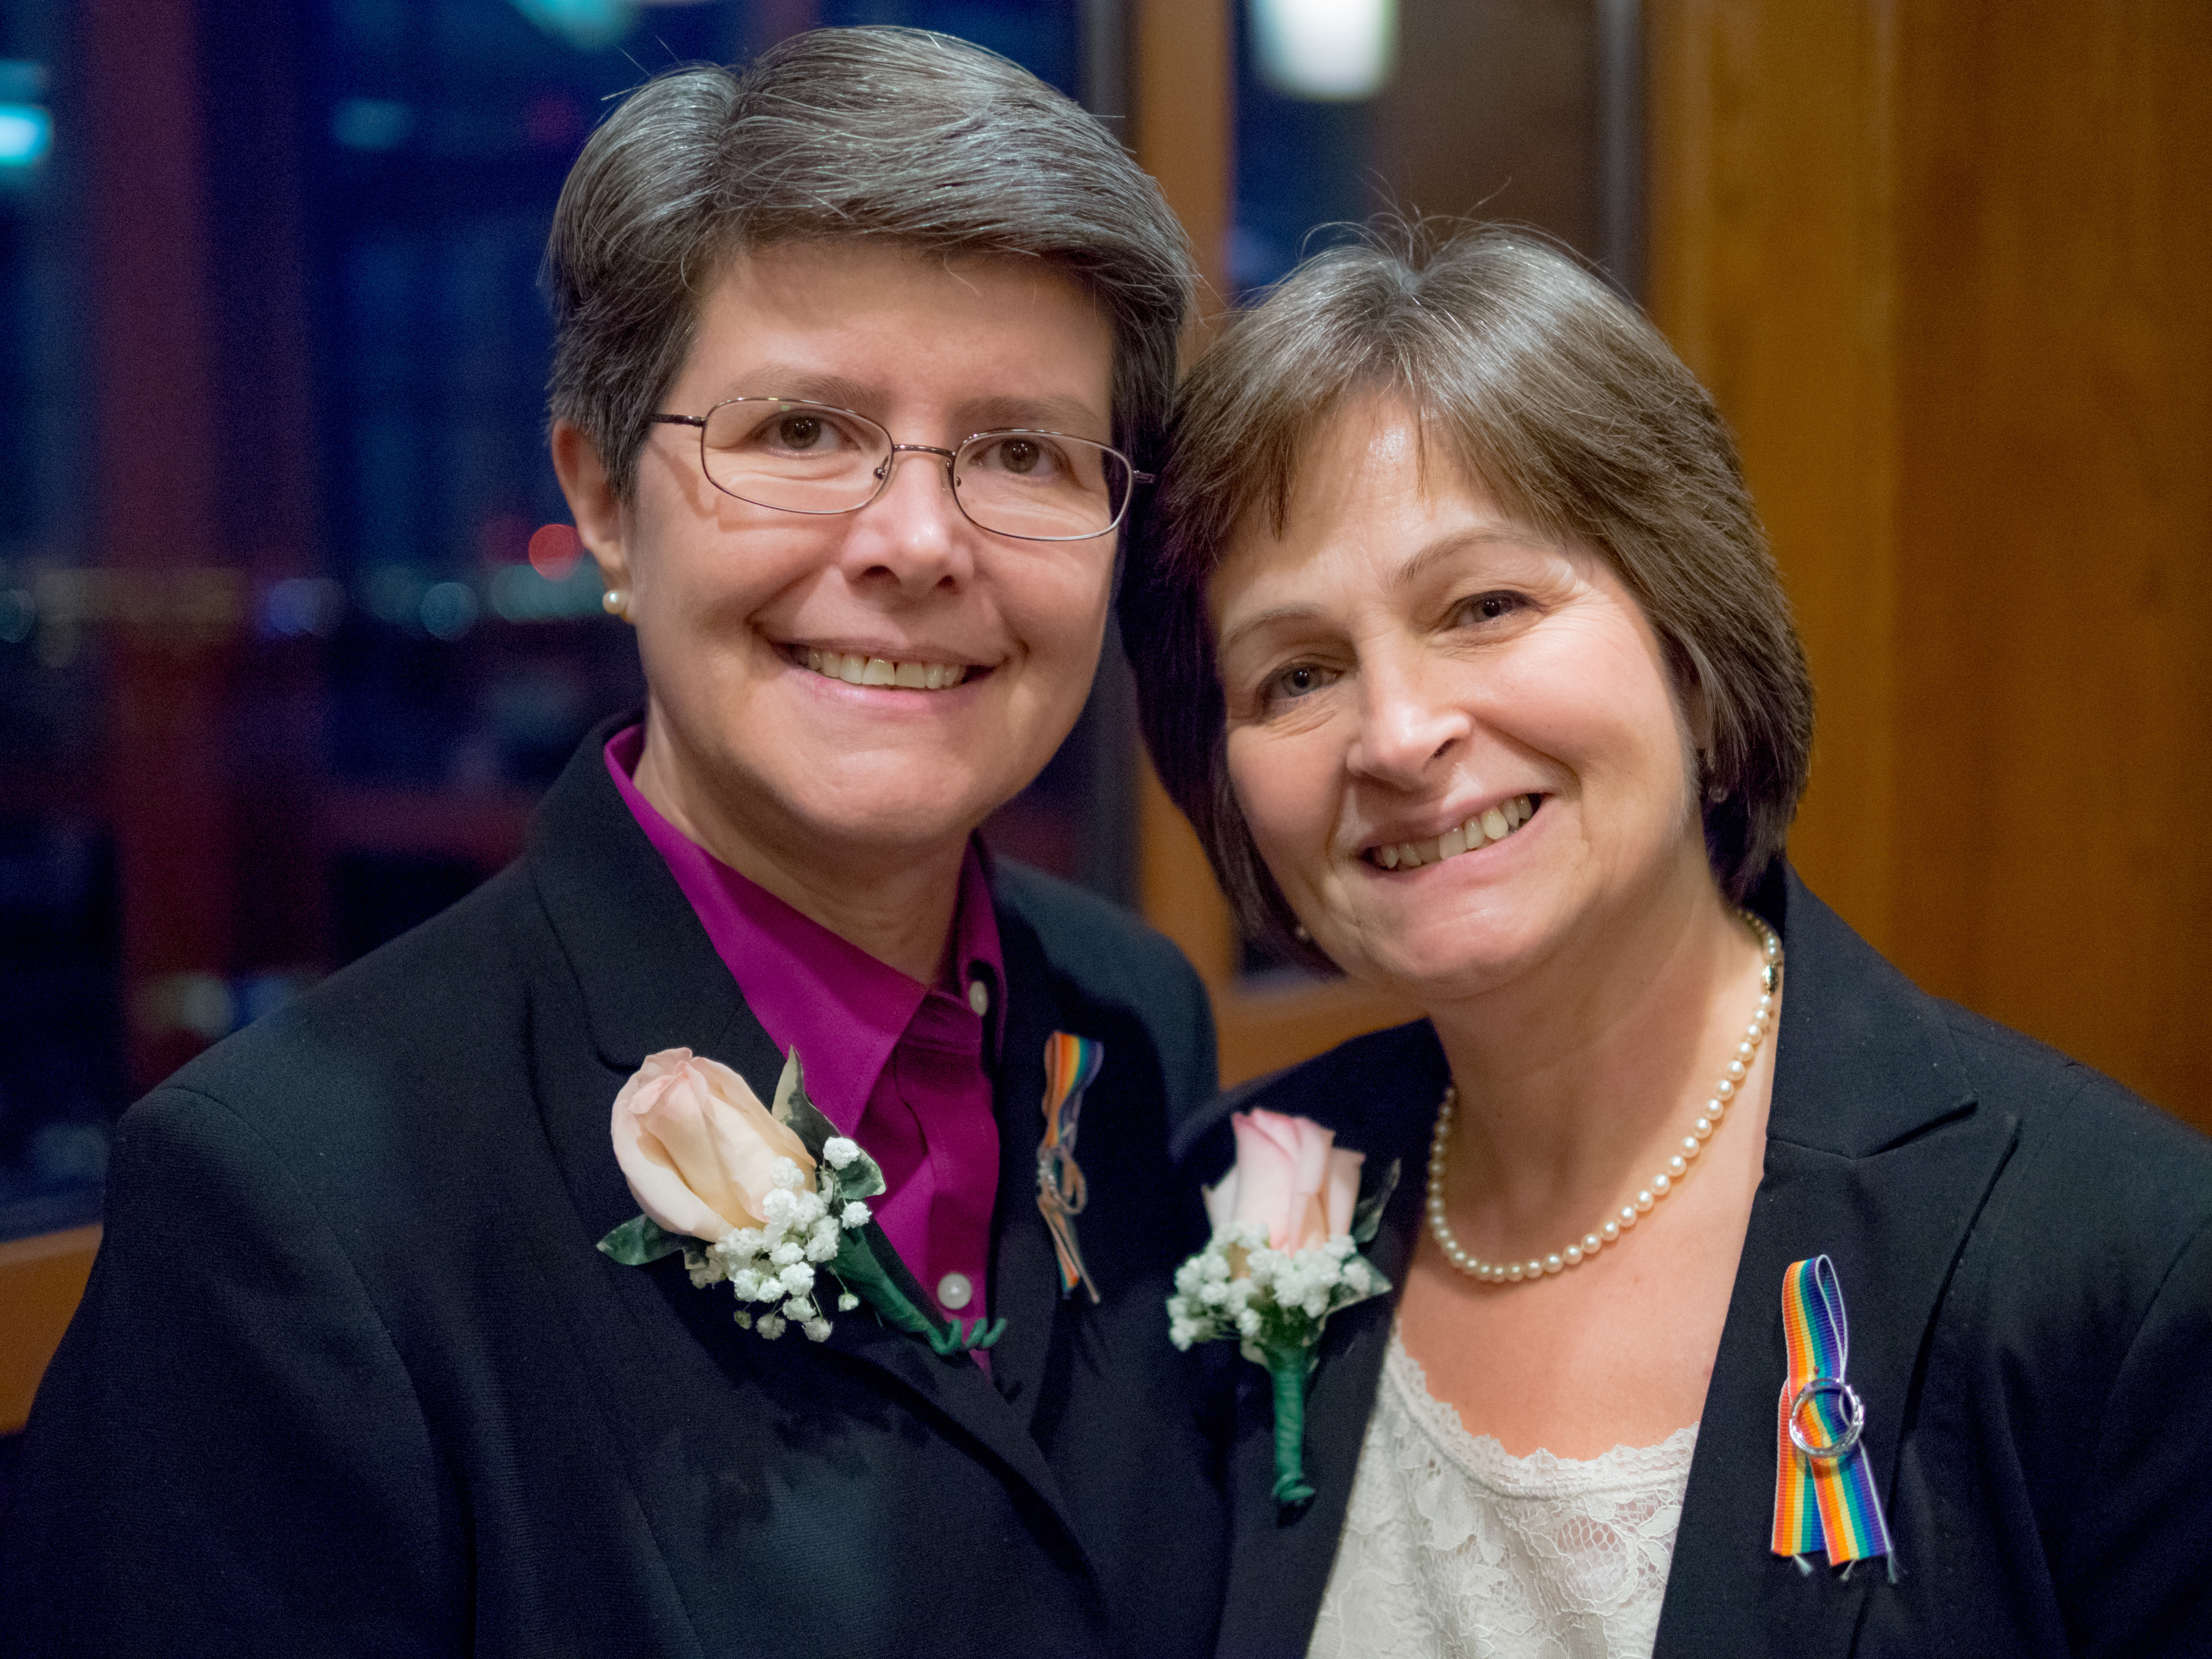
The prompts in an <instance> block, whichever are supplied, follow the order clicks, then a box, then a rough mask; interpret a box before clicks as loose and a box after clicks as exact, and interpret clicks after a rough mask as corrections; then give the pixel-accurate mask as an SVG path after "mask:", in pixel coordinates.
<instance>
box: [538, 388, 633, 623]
mask: <svg viewBox="0 0 2212 1659" xmlns="http://www.w3.org/2000/svg"><path fill="white" fill-rule="evenodd" d="M553 473H554V476H555V477H557V478H558V479H560V481H561V493H562V495H565V496H567V497H568V513H569V515H570V516H571V517H572V518H574V520H575V521H576V535H577V537H578V538H579V539H580V540H581V541H582V543H583V544H584V546H585V548H586V550H588V551H589V552H590V554H591V556H592V558H593V559H595V560H597V561H598V562H599V575H600V577H601V579H602V580H605V583H606V585H607V586H608V588H609V589H610V590H614V589H617V588H621V589H627V588H628V587H629V586H630V570H629V544H628V542H627V540H626V539H625V536H624V532H625V531H626V529H627V527H628V520H629V514H628V513H625V512H624V511H623V504H622V501H621V499H620V498H619V497H618V496H617V495H616V494H615V487H614V481H613V479H612V478H611V477H609V476H608V473H607V469H606V465H605V463H604V462H603V461H601V460H600V459H599V447H598V446H597V445H595V444H593V443H592V441H591V440H590V439H589V438H587V437H586V436H585V435H584V431H583V428H581V427H579V426H577V425H575V424H574V422H569V421H562V420H556V421H555V422H553Z"/></svg>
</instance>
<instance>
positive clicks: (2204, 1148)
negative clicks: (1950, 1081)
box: [1938, 1002, 2212, 1248]
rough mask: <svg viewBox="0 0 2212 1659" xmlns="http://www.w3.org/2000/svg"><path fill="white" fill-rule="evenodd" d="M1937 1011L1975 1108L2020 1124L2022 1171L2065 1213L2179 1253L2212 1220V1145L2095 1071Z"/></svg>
mask: <svg viewBox="0 0 2212 1659" xmlns="http://www.w3.org/2000/svg"><path fill="white" fill-rule="evenodd" d="M1938 1006H1939V1007H1940V1009H1941V1011H1942V1020H1943V1023H1944V1025H1945V1027H1946V1028H1947V1030H1948V1032H1949V1035H1950V1037H1951V1040H1952V1042H1953V1043H1954V1044H1955V1045H1956V1047H1957V1049H1958V1052H1959V1054H1960V1059H1961V1060H1963V1062H1964V1063H1965V1065H1966V1069H1967V1071H1968V1073H1969V1074H1970V1075H1971V1076H1972V1079H1973V1084H1974V1093H1975V1097H1976V1102H1977V1104H1978V1106H1979V1107H1980V1108H1981V1109H1985V1110H1986V1109H1996V1110H1999V1111H2002V1112H2006V1113H2008V1114H2010V1115H2012V1116H2013V1117H2014V1118H2015V1119H2016V1120H2017V1121H2019V1124H2020V1127H2021V1150H2022V1152H2025V1153H2027V1169H2025V1170H2022V1171H2021V1173H2022V1174H2025V1175H2030V1176H2033V1177H2036V1178H2038V1184H2039V1185H2043V1184H2048V1185H2049V1186H2050V1187H2051V1188H2052V1189H2053V1195H2054V1199H2055V1196H2056V1194H2057V1193H2058V1192H2060V1191H2063V1194H2064V1204H2065V1210H2066V1211H2067V1212H2069V1213H2070V1214H2072V1215H2073V1216H2075V1217H2076V1218H2080V1219H2081V1221H2083V1222H2088V1221H2092V1220H2093V1219H2095V1218H2100V1217H2103V1218H2108V1219H2109V1220H2110V1221H2112V1223H2114V1224H2116V1225H2124V1227H2125V1228H2126V1230H2127V1231H2129V1232H2130V1233H2132V1234H2134V1235H2136V1237H2148V1236H2151V1235H2160V1236H2165V1237H2170V1238H2171V1239H2172V1241H2173V1242H2174V1243H2175V1244H2176V1246H2177V1248H2178V1246H2179V1241H2180V1240H2181V1239H2182V1238H2185V1237H2188V1236H2191V1235H2193V1234H2194V1233H2196V1232H2197V1231H2199V1230H2201V1229H2202V1228H2203V1227H2204V1226H2205V1225H2207V1223H2208V1221H2212V1139H2207V1138H2206V1137H2205V1136H2204V1135H2203V1133H2201V1132H2199V1131H2198V1130H2197V1129H2195V1128H2193V1127H2191V1126H2190V1125H2188V1124H2186V1123H2184V1122H2183V1121H2181V1120H2180V1119H2179V1118H2177V1117H2175V1116H2173V1115H2172V1114H2171V1113H2169V1112H2166V1111H2164V1110H2162V1109H2160V1108H2159V1107H2157V1106H2155V1105H2154V1104H2152V1103H2150V1102H2149V1101H2148V1100H2145V1099H2144V1098H2143V1097H2142V1096H2141V1095H2138V1094H2136V1092H2135V1091H2133V1090H2131V1089H2130V1088H2128V1087H2127V1086H2126V1085H2124V1084H2122V1083H2119V1082H2118V1081H2116V1080H2115V1079H2112V1078H2109V1077H2107V1076H2106V1075H2105V1074H2104V1073H2101V1072H2100V1071H2098V1070H2097V1069H2096V1068H2095V1067H2093V1066H2088V1065H2086V1064H2084V1063H2083V1062H2082V1061H2081V1060H2075V1059H2074V1058H2072V1057H2071V1056H2069V1055H2067V1054H2061V1053H2060V1052H2059V1051H2058V1050H2057V1049H2056V1048H2051V1047H2049V1046H2048V1045H2046V1044H2045V1043H2042V1042H2037V1041H2036V1040H2035V1039H2034V1038H2033V1037H2031V1036H2027V1035H2025V1034H2024V1033H2022V1032H2020V1031H2015V1030H2012V1029H2011V1028H2010V1027H2009V1026H2005V1025H2000V1024H1997V1023H1996V1021H1995V1020H1992V1019H1988V1018H1984V1017H1983V1016H1982V1015H1979V1014H1977V1013H1974V1012H1971V1011H1970V1010H1968V1009H1965V1008H1961V1007H1960V1006H1957V1005H1956V1004H1955V1003H1950V1002H1939V1004H1938Z"/></svg>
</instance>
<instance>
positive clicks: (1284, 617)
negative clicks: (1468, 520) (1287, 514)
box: [1215, 529, 1552, 656]
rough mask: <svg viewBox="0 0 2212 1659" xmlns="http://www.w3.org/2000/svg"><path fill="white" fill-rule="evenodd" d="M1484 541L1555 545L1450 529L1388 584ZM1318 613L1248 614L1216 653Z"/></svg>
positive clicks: (1511, 534)
mask: <svg viewBox="0 0 2212 1659" xmlns="http://www.w3.org/2000/svg"><path fill="white" fill-rule="evenodd" d="M1485 544H1494V545H1500V546H1506V547H1532V548H1542V547H1549V546H1551V545H1552V544H1551V543H1550V542H1549V541H1548V540H1547V539H1546V538H1543V537H1541V536H1538V535H1535V534H1533V533H1532V532H1528V531H1522V530H1504V529H1500V530H1454V531H1449V532H1446V533H1444V534H1443V535H1441V536H1439V537H1437V538H1436V539H1435V540H1434V541H1432V542H1430V543H1427V544H1425V545H1424V546H1422V547H1420V548H1419V549H1417V550H1415V551H1414V552H1413V555H1412V556H1410V557H1408V558H1407V560H1406V561H1405V562H1403V563H1401V565H1399V567H1398V568H1396V569H1395V570H1394V571H1392V572H1391V573H1390V580H1389V586H1392V587H1404V586H1407V584H1409V583H1411V582H1414V581H1418V580H1419V579H1420V578H1421V576H1422V575H1423V574H1424V573H1425V572H1426V571H1427V570H1428V568H1430V567H1431V565H1434V564H1436V563H1437V562H1440V561H1442V560H1444V559H1448V558H1449V557H1451V556H1453V555H1454V554H1455V553H1463V552H1465V551H1467V550H1468V549H1469V548H1470V547H1477V546H1481V545H1485ZM1319 614H1320V613H1319V611H1317V610H1316V608H1315V607H1314V606H1312V605H1276V606H1273V607H1272V608H1271V609H1269V610H1266V611H1261V612H1260V613H1259V614H1258V615H1257V616H1255V617H1246V618H1245V619H1244V620H1243V622H1240V623H1237V626H1236V627H1234V628H1232V629H1230V630H1229V631H1228V632H1227V633H1225V634H1224V635H1222V636H1221V643H1220V644H1219V645H1218V647H1215V651H1216V654H1217V655H1219V656H1227V655H1228V654H1229V652H1230V648H1231V647H1233V646H1234V645H1236V644H1237V641H1240V640H1242V639H1243V637H1244V636H1245V635H1248V634H1251V633H1255V632H1256V631H1258V630H1259V629H1264V628H1268V627H1272V626H1273V624H1275V623H1285V622H1304V621H1305V620H1307V619H1308V618H1310V617H1315V616H1317V615H1319Z"/></svg>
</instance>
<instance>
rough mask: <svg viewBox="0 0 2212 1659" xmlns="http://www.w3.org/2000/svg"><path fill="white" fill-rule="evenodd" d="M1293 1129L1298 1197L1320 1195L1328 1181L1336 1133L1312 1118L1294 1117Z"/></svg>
mask: <svg viewBox="0 0 2212 1659" xmlns="http://www.w3.org/2000/svg"><path fill="white" fill-rule="evenodd" d="M1291 1133H1292V1134H1293V1135H1294V1136H1295V1137H1296V1139H1295V1145H1296V1147H1297V1176H1296V1177H1295V1179H1296V1181H1297V1192H1298V1196H1299V1197H1301V1198H1303V1197H1304V1196H1305V1195H1306V1194H1309V1193H1318V1192H1320V1191H1321V1190H1322V1188H1323V1187H1324V1186H1326V1185H1327V1184H1328V1149H1329V1147H1330V1146H1332V1145H1333V1144H1334V1142H1335V1139H1336V1131H1335V1130H1334V1129H1324V1128H1322V1127H1321V1125H1320V1124H1318V1123H1316V1122H1315V1121H1313V1120H1312V1119H1311V1118H1310V1117H1294V1118H1292V1119H1291Z"/></svg>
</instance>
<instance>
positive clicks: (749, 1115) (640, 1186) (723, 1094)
mask: <svg viewBox="0 0 2212 1659" xmlns="http://www.w3.org/2000/svg"><path fill="white" fill-rule="evenodd" d="M612 1127H613V1135H614V1146H615V1161H616V1162H617V1164H619V1165H620V1166H621V1168H622V1171H623V1179H624V1180H625V1181H627V1182H629V1188H630V1193H631V1195H632V1196H634V1197H635V1199H636V1200H637V1201H638V1206H639V1207H640V1208H641V1209H642V1210H643V1211H644V1212H646V1213H647V1215H648V1216H651V1217H652V1218H653V1220H654V1221H656V1222H658V1223H659V1225H661V1226H663V1227H665V1228H667V1229H668V1230H669V1231H671V1232H679V1233H686V1234H689V1235H690V1236H692V1237H697V1238H707V1239H719V1238H720V1237H723V1235H725V1234H726V1233H727V1232H729V1231H730V1230H731V1229H732V1228H733V1227H742V1226H757V1225H760V1218H761V1217H762V1215H763V1213H764V1211H765V1203H766V1199H767V1196H768V1194H769V1193H770V1192H771V1191H773V1190H774V1189H775V1164H776V1163H777V1161H778V1160H779V1159H781V1158H790V1159H791V1160H792V1161H793V1163H794V1164H797V1165H798V1166H799V1170H800V1173H801V1174H802V1175H804V1176H807V1177H808V1178H809V1184H810V1185H811V1177H812V1175H813V1172H814V1160H813V1159H812V1158H809V1157H808V1156H807V1153H806V1148H805V1144H804V1143H803V1142H802V1141H800V1139H799V1136H798V1135H797V1133H795V1132H793V1130H792V1129H791V1127H789V1126H788V1125H787V1124H782V1123H779V1122H777V1121H776V1120H775V1117H774V1115H771V1114H770V1113H769V1111H768V1110H767V1109H764V1108H763V1106H762V1105H761V1103H760V1102H759V1100H758V1099H757V1098H756V1097H755V1096H754V1094H753V1091H751V1089H750V1088H749V1087H748V1086H747V1085H746V1084H745V1080H744V1079H743V1078H741V1077H739V1076H738V1074H737V1073H735V1072H733V1071H732V1070H731V1069H730V1068H729V1067H728V1066H724V1065H722V1064H721V1063H720V1062H719V1061H717V1060H705V1059H701V1058H698V1057H696V1056H694V1055H693V1054H692V1053H691V1051H690V1049H688V1048H665V1049H662V1050H661V1051H660V1052H659V1053H658V1054H649V1055H647V1057H646V1060H645V1062H644V1064H643V1065H641V1066H639V1067H638V1069H637V1072H636V1073H635V1075H634V1076H632V1077H631V1078H630V1079H629V1082H627V1083H625V1084H624V1085H623V1088H622V1091H621V1092H620V1093H619V1094H617V1096H616V1097H615V1106H614V1121H613V1126H612Z"/></svg>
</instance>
